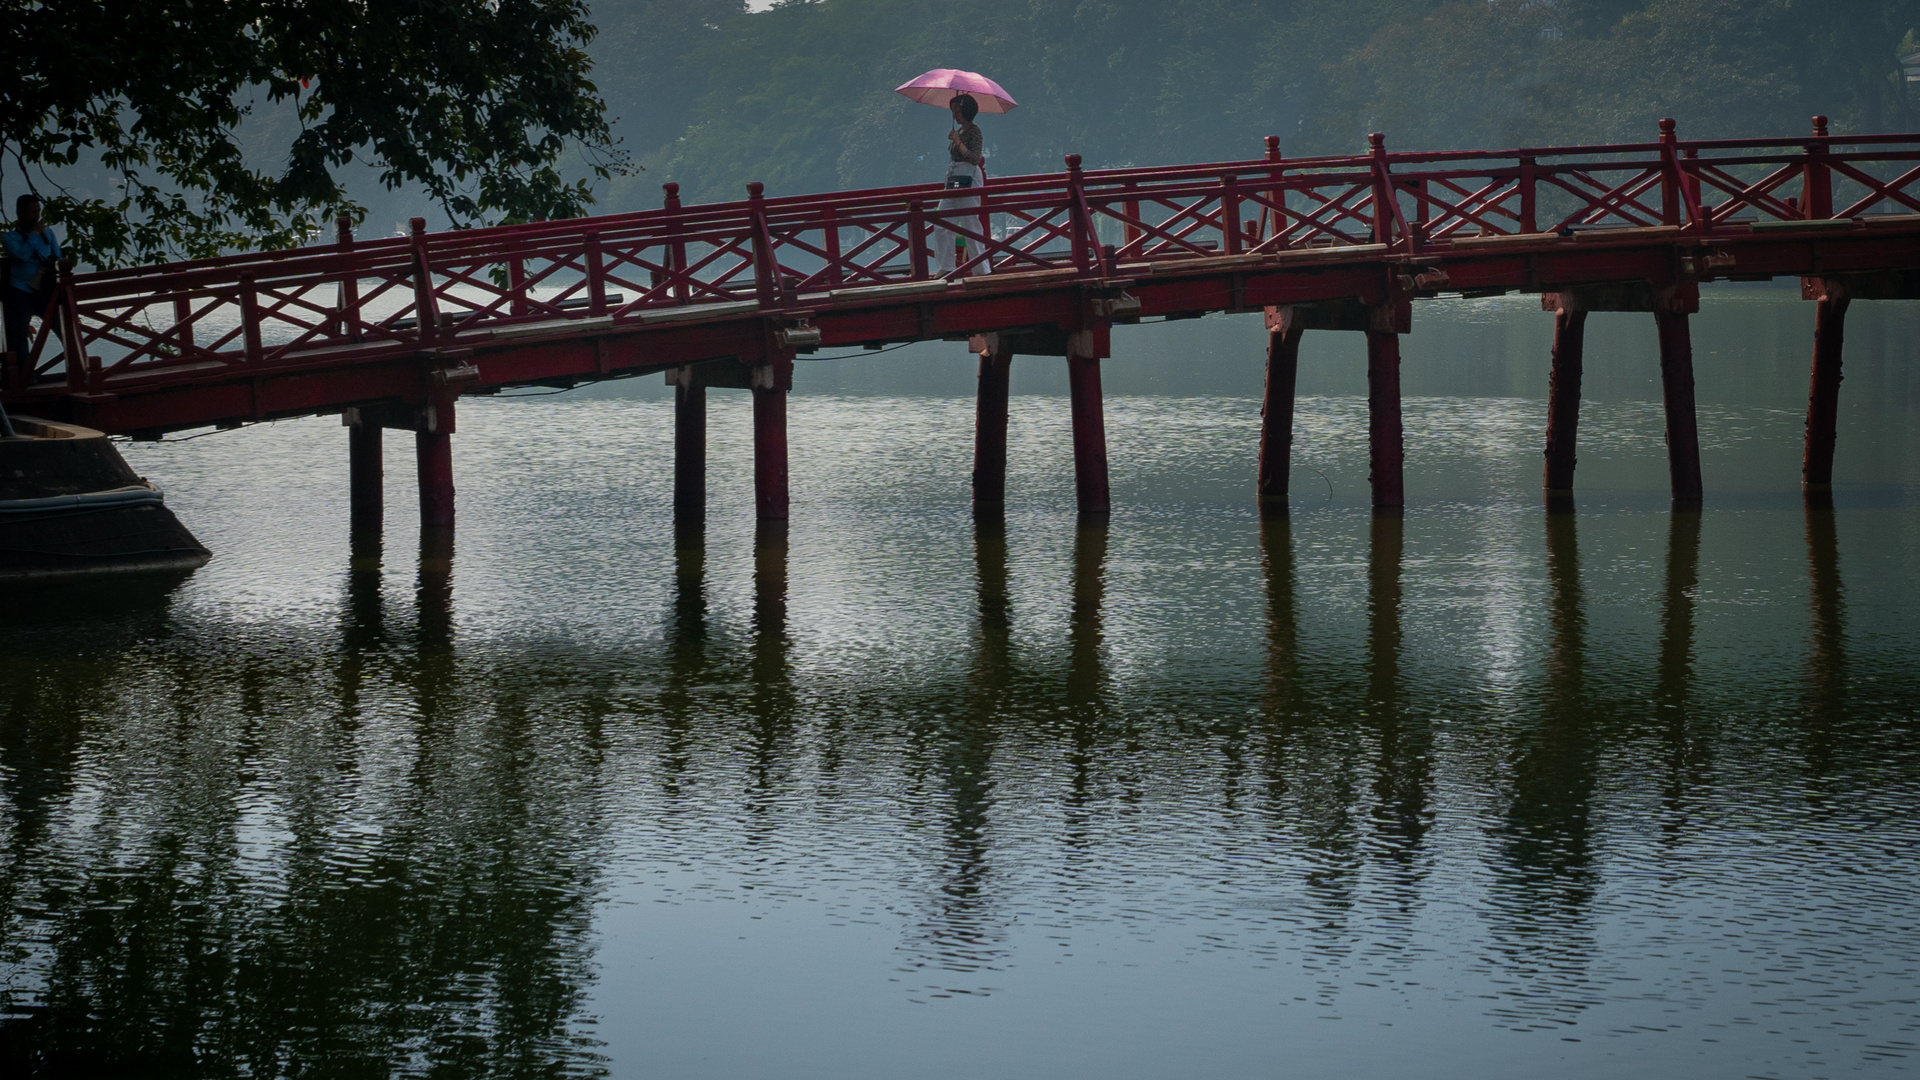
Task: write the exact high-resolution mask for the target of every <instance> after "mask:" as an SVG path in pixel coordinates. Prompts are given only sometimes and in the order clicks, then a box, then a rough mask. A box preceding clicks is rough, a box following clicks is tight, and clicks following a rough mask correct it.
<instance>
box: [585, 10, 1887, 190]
mask: <svg viewBox="0 0 1920 1080" xmlns="http://www.w3.org/2000/svg"><path fill="white" fill-rule="evenodd" d="M664 6H668V5H667V4H666V2H665V0H655V3H652V4H634V3H632V2H630V0H629V2H627V3H621V2H619V0H600V3H599V4H598V5H597V6H596V9H595V15H596V18H600V19H601V20H602V21H603V22H605V21H609V20H611V19H613V18H614V17H615V16H614V15H613V12H614V11H615V10H616V9H618V10H620V11H625V12H638V11H640V10H641V9H657V8H659V7H664ZM681 6H682V7H688V8H690V7H692V6H694V5H691V4H684V5H681ZM715 7H716V8H718V7H724V8H726V9H727V11H726V12H725V13H724V15H717V16H714V17H712V18H710V19H708V20H707V21H706V22H705V23H704V24H703V26H702V28H701V31H700V32H699V33H697V34H682V35H681V36H679V37H676V38H674V40H675V41H684V42H685V43H686V47H687V49H688V51H687V52H686V53H684V54H681V55H680V56H678V57H677V58H676V59H675V61H673V62H674V63H675V64H676V65H677V66H675V67H674V69H673V70H674V72H675V74H674V76H673V78H672V79H671V80H670V84H671V95H670V96H668V95H660V96H657V97H656V98H649V99H647V100H649V101H652V100H658V101H659V102H660V103H661V106H662V107H661V108H660V109H658V110H656V113H655V115H652V116H650V117H649V118H648V120H647V121H646V124H647V126H646V128H645V131H646V137H645V138H644V139H635V138H632V136H629V138H630V141H631V142H633V143H634V144H635V145H636V147H638V148H639V150H640V153H641V155H642V158H643V160H645V161H646V162H647V164H648V167H649V169H650V170H651V171H650V172H649V173H647V174H646V175H645V176H644V177H630V178H628V179H627V180H626V181H624V182H619V183H616V185H615V187H614V197H613V198H612V199H611V200H610V201H609V205H612V206H616V207H620V208H629V207H632V208H639V207H643V206H656V205H658V199H659V189H658V184H659V183H660V182H661V181H663V180H676V181H679V182H680V183H682V184H683V185H684V187H685V194H686V195H687V196H688V197H691V198H699V199H732V198H738V197H740V194H741V190H742V185H743V184H744V183H745V182H746V181H747V180H755V179H757V180H762V181H764V182H766V183H767V184H768V187H769V190H771V191H774V192H779V193H791V192H797V191H812V190H826V189H830V188H836V187H848V186H866V185H877V184H894V183H907V182H918V181H926V180H932V179H935V178H937V177H938V175H939V173H940V169H941V167H942V162H941V157H940V154H941V149H942V147H943V145H944V142H943V140H942V132H943V131H944V130H945V124H946V121H945V119H944V114H942V113H940V112H938V111H936V110H932V109H927V108H925V107H923V106H915V105H913V104H911V103H909V102H907V101H906V100H905V99H903V98H900V97H898V96H896V95H894V94H892V93H891V90H892V87H893V86H895V85H897V84H898V83H900V82H902V81H904V80H906V79H908V78H910V77H912V76H914V75H917V74H919V73H920V72H921V71H924V70H926V69H927V68H931V67H964V68H974V69H977V70H980V71H985V72H987V73H988V74H990V75H992V76H993V77H994V78H996V79H998V80H1000V81H1001V82H1002V84H1004V85H1005V86H1006V87H1007V89H1008V91H1009V92H1010V93H1012V94H1013V95H1014V96H1015V97H1017V98H1019V99H1020V102H1021V104H1022V106H1023V107H1022V108H1021V109H1019V110H1016V111H1015V112H1013V113H1011V114H1009V115H1007V116H996V117H990V118H988V119H987V120H986V121H985V122H984V127H985V128H986V135H987V143H988V151H989V155H990V160H989V168H990V169H991V170H992V171H993V172H996V173H1000V174H1006V173H1020V172H1036V171H1042V170H1051V169H1058V168H1059V167H1060V157H1061V155H1062V154H1064V153H1067V152H1070V151H1071V152H1077V153H1080V154H1082V155H1084V156H1085V157H1086V159H1087V161H1088V162H1089V164H1094V165H1120V164H1153V163H1165V162H1174V161H1193V160H1209V159H1212V160H1220V159H1233V158H1246V157H1253V156H1257V155H1258V154H1259V152H1260V142H1259V140H1260V136H1262V135H1266V134H1275V135H1279V136H1280V137H1281V140H1282V144H1283V147H1284V150H1285V152H1286V153H1287V154H1289V155H1301V154H1313V153H1347V152H1353V151H1355V150H1358V149H1360V148H1361V147H1363V146H1364V145H1365V138H1366V134H1367V133H1368V132H1370V131H1381V132H1384V133H1386V135H1387V140H1388V145H1389V146H1392V147H1396V148H1403V149H1411V148H1428V149H1440V148H1458V147H1467V146H1489V145H1497V144H1511V145H1517V144H1526V143H1536V144H1537V143H1544V142H1549V141H1565V142H1611V141H1646V140H1649V139H1652V138H1653V137H1654V135H1655V131H1656V128H1655V124H1656V122H1657V121H1658V120H1659V119H1660V118H1661V117H1663V116H1672V117H1675V118H1677V119H1678V120H1679V121H1680V125H1681V131H1682V133H1683V135H1685V136H1692V137H1708V136H1737V135H1763V134H1764V135H1773V134H1779V135H1790V134H1797V133H1799V132H1802V131H1804V130H1806V127H1807V118H1808V117H1809V116H1811V115H1812V114H1814V113H1816V112H1818V113H1826V114H1828V115H1829V116H1831V117H1832V118H1833V122H1834V129H1835V130H1836V131H1838V132H1864V131H1889V130H1911V129H1913V128H1914V127H1915V126H1916V123H1917V122H1920V121H1917V120H1916V111H1915V109H1914V106H1913V102H1912V101H1911V100H1910V99H1909V96H1908V93H1907V90H1906V88H1905V86H1904V84H1903V82H1902V81H1901V77H1900V71H1899V66H1898V62H1897V56H1898V53H1899V48H1900V45H1901V42H1902V40H1903V38H1906V37H1907V35H1908V34H1909V32H1910V31H1912V29H1913V28H1914V27H1915V26H1916V25H1917V24H1920V0H1837V2H1836V0H1818V2H1815V0H1345V2H1343V3H1339V4H1328V3H1325V2H1324V0H968V2H966V3H964V4H954V3H949V2H944V0H818V2H804V0H790V2H787V3H783V4H780V5H778V6H776V7H775V8H774V10H771V11H766V12H761V13H756V14H752V15H739V14H738V11H737V9H738V5H737V4H717V3H716V4H715ZM643 21H644V20H642V21H636V22H635V23H634V24H633V25H636V26H638V25H642V22H643ZM603 40H607V39H603ZM663 40H664V39H663ZM595 55H596V57H597V59H598V60H599V62H600V65H601V70H602V71H603V72H605V73H606V74H604V75H603V76H602V79H603V81H604V82H605V83H606V85H608V86H609V87H611V86H614V85H616V83H615V79H616V78H617V77H616V76H615V75H614V74H613V73H612V69H613V68H614V67H616V66H618V65H620V64H622V63H625V62H626V59H627V58H626V56H625V55H623V54H620V53H618V52H613V51H603V50H601V49H598V48H596V50H595ZM649 77H650V76H649ZM609 101H610V104H611V107H612V110H613V111H614V112H615V113H618V114H620V115H622V116H623V117H624V116H627V115H631V114H634V113H635V112H636V111H637V110H639V109H640V108H643V107H644V106H643V105H642V104H641V103H640V102H639V101H638V100H636V101H634V102H633V103H632V104H629V103H628V102H627V100H625V99H624V98H623V97H622V96H621V95H620V94H617V93H613V92H611V91H610V93H609ZM677 110H684V112H678V113H677V115H676V111H677ZM624 123H625V122H624V121H623V125H624ZM620 130H625V131H632V130H637V129H634V128H629V127H624V126H623V127H622V128H621V129H620ZM669 131H671V132H674V134H672V135H666V134H665V133H666V132H669Z"/></svg>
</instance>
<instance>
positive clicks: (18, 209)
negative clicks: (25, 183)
mask: <svg viewBox="0 0 1920 1080" xmlns="http://www.w3.org/2000/svg"><path fill="white" fill-rule="evenodd" d="M39 202H40V196H38V195H35V194H34V193H33V192H31V191H28V192H23V193H22V194H21V196H20V197H19V198H17V199H15V200H13V213H14V216H15V217H18V216H20V215H21V214H24V213H26V212H27V204H28V203H34V204H35V205H38V204H39Z"/></svg>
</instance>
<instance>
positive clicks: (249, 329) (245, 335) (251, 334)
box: [240, 273, 261, 368]
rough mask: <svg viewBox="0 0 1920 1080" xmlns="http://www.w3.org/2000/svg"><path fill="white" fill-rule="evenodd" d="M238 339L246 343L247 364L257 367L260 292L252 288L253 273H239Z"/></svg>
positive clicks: (258, 360)
mask: <svg viewBox="0 0 1920 1080" xmlns="http://www.w3.org/2000/svg"><path fill="white" fill-rule="evenodd" d="M240 339H241V340H242V341H243V342H245V343H246V350H247V351H246V357H247V366H248V367H250V368H257V367H259V366H260V361H261V348H260V294H259V291H258V290H257V289H255V288H254V284H253V275H252V274H250V273H242V274H241V275H240Z"/></svg>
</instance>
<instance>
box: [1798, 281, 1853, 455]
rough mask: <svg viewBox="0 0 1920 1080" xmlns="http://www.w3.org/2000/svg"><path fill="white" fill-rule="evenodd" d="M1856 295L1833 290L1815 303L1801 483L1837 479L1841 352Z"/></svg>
mask: <svg viewBox="0 0 1920 1080" xmlns="http://www.w3.org/2000/svg"><path fill="white" fill-rule="evenodd" d="M1851 303H1852V299H1851V298H1849V297H1847V296H1845V295H1834V294H1833V291H1829V293H1828V295H1826V296H1823V297H1821V298H1820V299H1819V301H1818V302H1817V303H1816V304H1815V306H1814V316H1813V319H1814V322H1813V375H1812V379H1811V385H1810V386H1808V388H1807V442H1806V452H1805V455H1804V456H1803V457H1802V459H1801V464H1800V483H1801V484H1802V485H1804V486H1806V487H1810V488H1824V487H1827V486H1828V485H1830V484H1832V483H1833V445H1834V440H1835V437H1836V432H1837V430H1838V423H1839V411H1840V378H1841V375H1840V352H1841V345H1842V342H1843V340H1844V338H1845V336H1846V329H1847V306H1848V305H1849V304H1851Z"/></svg>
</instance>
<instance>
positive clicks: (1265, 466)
mask: <svg viewBox="0 0 1920 1080" xmlns="http://www.w3.org/2000/svg"><path fill="white" fill-rule="evenodd" d="M1266 314H1267V379H1266V388H1265V391H1264V393H1263V394H1262V396H1261V400H1260V469H1259V473H1258V474H1257V477H1256V479H1255V481H1254V491H1255V494H1256V497H1257V498H1258V499H1259V503H1260V510H1261V513H1262V515H1263V516H1275V515H1284V514H1285V513H1286V512H1287V487H1288V476H1289V473H1290V472H1291V470H1292V468H1293V402H1294V388H1295V386H1296V385H1297V384H1298V377H1299V373H1300V338H1301V336H1302V335H1303V334H1304V333H1305V327H1304V326H1303V325H1302V322H1301V319H1300V317H1299V316H1298V314H1297V313H1296V312H1295V309H1293V308H1291V307H1277V308H1268V309H1267V312H1266Z"/></svg>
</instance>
